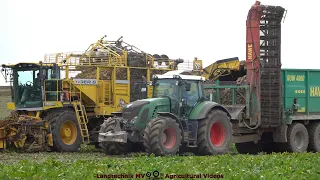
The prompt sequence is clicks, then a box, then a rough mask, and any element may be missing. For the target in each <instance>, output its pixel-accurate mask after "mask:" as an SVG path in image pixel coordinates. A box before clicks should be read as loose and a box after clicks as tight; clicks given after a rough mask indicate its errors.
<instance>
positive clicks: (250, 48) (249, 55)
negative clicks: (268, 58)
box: [248, 44, 252, 60]
mask: <svg viewBox="0 0 320 180" xmlns="http://www.w3.org/2000/svg"><path fill="white" fill-rule="evenodd" d="M248 59H249V60H252V44H248Z"/></svg>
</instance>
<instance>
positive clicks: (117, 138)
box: [98, 131, 128, 143]
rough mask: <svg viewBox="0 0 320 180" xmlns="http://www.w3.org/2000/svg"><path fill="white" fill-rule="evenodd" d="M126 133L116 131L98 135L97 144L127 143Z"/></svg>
mask: <svg viewBox="0 0 320 180" xmlns="http://www.w3.org/2000/svg"><path fill="white" fill-rule="evenodd" d="M127 138H128V135H127V132H126V131H116V132H106V133H99V139H98V141H99V142H121V143H127Z"/></svg>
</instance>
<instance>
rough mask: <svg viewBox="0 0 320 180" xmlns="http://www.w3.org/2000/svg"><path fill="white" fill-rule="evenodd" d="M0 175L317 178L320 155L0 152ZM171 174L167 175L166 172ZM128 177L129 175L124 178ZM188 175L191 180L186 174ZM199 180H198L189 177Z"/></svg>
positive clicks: (42, 177) (90, 177) (46, 176)
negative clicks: (122, 154)
mask: <svg viewBox="0 0 320 180" xmlns="http://www.w3.org/2000/svg"><path fill="white" fill-rule="evenodd" d="M0 159H1V161H0V178H1V179H25V178H27V179H97V176H98V177H102V176H103V175H105V176H107V175H110V174H113V175H121V174H127V175H128V174H132V175H133V176H134V177H135V176H136V174H146V173H147V172H153V171H156V170H157V171H159V172H160V173H161V176H162V177H163V178H164V179H170V178H172V179H186V178H183V176H180V178H177V177H174V175H184V174H188V175H189V177H191V176H195V175H198V177H199V174H201V177H202V179H204V175H205V174H213V175H214V174H215V175H222V176H223V179H245V180H248V179H299V180H302V179H317V180H318V179H320V168H319V164H320V154H311V153H310V154H308V153H304V154H287V153H284V154H271V155H263V154H261V155H256V156H251V155H230V154H228V155H222V156H208V157H204V156H202V157H201V156H180V157H179V156H174V157H154V156H142V155H131V156H127V157H110V156H106V155H105V154H103V153H88V152H83V153H81V152H80V153H61V154H59V153H37V154H17V153H0ZM170 175H171V176H170ZM123 179H128V178H123ZM189 179H192V178H189ZM193 179H199V178H196V177H195V178H193Z"/></svg>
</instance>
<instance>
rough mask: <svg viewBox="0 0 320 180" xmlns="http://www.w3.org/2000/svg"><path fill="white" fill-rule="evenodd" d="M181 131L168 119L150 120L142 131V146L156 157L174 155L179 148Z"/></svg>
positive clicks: (176, 124) (175, 123)
mask: <svg viewBox="0 0 320 180" xmlns="http://www.w3.org/2000/svg"><path fill="white" fill-rule="evenodd" d="M181 139H182V136H181V129H180V127H179V124H178V123H177V122H176V121H175V120H174V119H172V118H170V117H161V116H160V117H157V118H154V119H152V120H151V121H150V122H149V123H148V125H147V127H146V129H145V130H144V136H143V140H144V143H143V145H144V146H145V148H146V151H147V152H148V153H154V154H155V155H156V156H165V155H174V154H176V153H177V152H178V151H179V148H180V146H181Z"/></svg>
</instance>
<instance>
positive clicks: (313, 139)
mask: <svg viewBox="0 0 320 180" xmlns="http://www.w3.org/2000/svg"><path fill="white" fill-rule="evenodd" d="M308 134H309V146H308V150H309V151H310V152H320V123H319V122H316V123H311V124H309V125H308Z"/></svg>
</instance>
